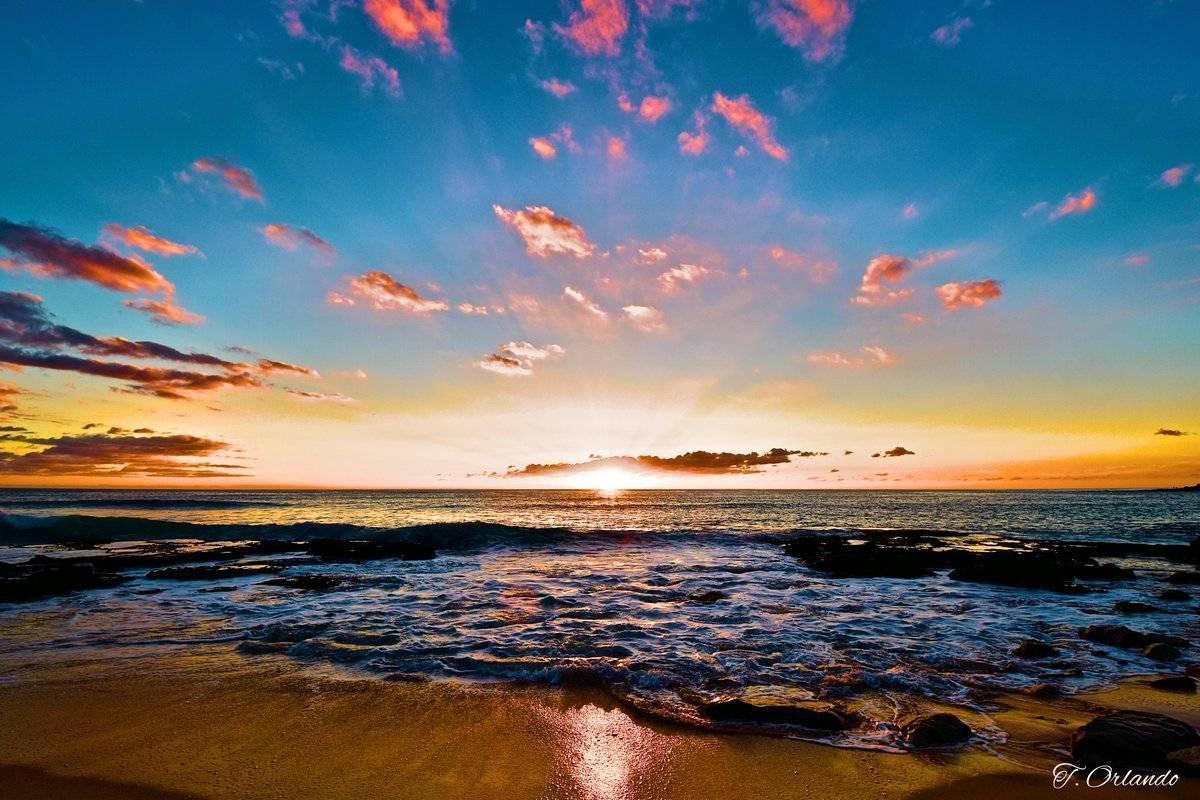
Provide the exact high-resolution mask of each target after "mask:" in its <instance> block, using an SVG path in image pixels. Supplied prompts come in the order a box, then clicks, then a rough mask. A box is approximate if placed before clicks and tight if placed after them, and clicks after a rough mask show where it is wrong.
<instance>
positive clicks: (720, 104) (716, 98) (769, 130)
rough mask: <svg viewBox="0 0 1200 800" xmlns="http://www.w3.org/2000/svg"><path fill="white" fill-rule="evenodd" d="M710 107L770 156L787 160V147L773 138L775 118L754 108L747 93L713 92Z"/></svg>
mask: <svg viewBox="0 0 1200 800" xmlns="http://www.w3.org/2000/svg"><path fill="white" fill-rule="evenodd" d="M711 108H712V111H713V113H714V114H718V115H720V116H722V117H724V118H725V121H726V122H728V123H729V124H730V125H732V126H733V127H734V128H736V129H737V130H738V131H739V132H740V133H741V134H742V135H743V136H746V137H747V138H749V139H752V140H753V141H755V142H756V143H757V144H758V146H759V147H760V148H762V151H763V152H764V153H766V154H767V155H769V156H771V158H775V159H778V160H780V161H787V160H788V151H787V148H786V147H784V146H783V145H781V144H780V143H779V142H778V141H777V140H776V139H775V120H774V119H773V118H771V117H768V116H767V115H766V114H764V113H762V112H761V111H759V110H758V109H757V108H755V106H754V103H753V102H752V101H751V100H750V96H749V95H745V94H743V95H741V96H739V97H727V96H725V95H723V94H721V93H720V92H715V93H714V94H713V101H712V107H711Z"/></svg>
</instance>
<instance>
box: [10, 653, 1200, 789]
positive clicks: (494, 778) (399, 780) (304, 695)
mask: <svg viewBox="0 0 1200 800" xmlns="http://www.w3.org/2000/svg"><path fill="white" fill-rule="evenodd" d="M7 666H8V667H9V669H6V670H5V674H6V677H5V679H4V680H3V682H0V715H2V716H0V787H3V789H4V791H3V795H4V796H5V797H6V798H10V799H11V800H23V799H24V798H72V800H99V799H107V798H133V799H134V800H141V799H142V798H169V799H170V798H175V799H177V800H184V799H185V798H188V799H191V798H211V799H212V800H216V799H217V798H222V799H223V798H229V799H230V800H232V799H233V798H239V799H244V798H321V799H322V800H337V799H339V798H346V799H347V800H351V799H353V800H371V799H372V798H430V799H431V800H433V799H434V798H437V799H438V800H457V799H458V798H463V799H464V800H465V799H466V798H471V799H472V800H477V799H479V798H505V799H506V800H521V799H522V798H588V799H589V800H601V799H605V800H607V799H608V798H613V799H616V798H621V799H622V800H626V799H633V798H697V799H699V798H716V797H719V798H729V799H734V798H827V797H847V798H889V800H894V799H895V798H943V797H945V798H951V797H973V798H985V800H987V799H989V798H996V799H997V800H999V799H1000V798H1003V799H1004V800H1011V798H1013V797H1042V796H1044V797H1051V796H1053V797H1062V796H1063V795H1064V794H1066V795H1068V796H1081V797H1093V798H1101V797H1123V798H1138V797H1166V796H1178V797H1184V796H1195V793H1196V791H1197V789H1200V782H1198V781H1194V780H1185V781H1184V782H1182V783H1180V784H1179V785H1177V786H1175V787H1174V788H1171V789H1154V790H1139V789H1113V788H1107V789H1086V788H1081V789H1077V790H1070V789H1068V790H1065V791H1055V790H1054V789H1052V788H1051V785H1050V779H1049V769H1050V767H1051V766H1053V764H1054V763H1057V762H1058V761H1060V760H1065V759H1066V756H1065V754H1059V753H1056V752H1054V750H1053V747H1054V746H1055V745H1062V744H1063V743H1064V742H1065V740H1066V737H1067V736H1068V735H1069V733H1070V731H1071V730H1073V729H1074V728H1075V727H1078V725H1080V724H1082V723H1083V722H1086V721H1087V720H1088V719H1090V718H1091V717H1092V716H1094V715H1095V713H1096V710H1097V709H1096V707H1094V706H1093V705H1092V704H1094V703H1103V705H1104V706H1106V707H1112V708H1123V707H1127V708H1147V709H1152V710H1158V711H1162V712H1165V713H1170V714H1172V715H1174V716H1178V717H1180V718H1183V719H1187V720H1188V721H1189V722H1191V723H1192V724H1194V725H1200V703H1198V702H1197V700H1196V696H1195V695H1190V696H1187V695H1171V694H1167V693H1163V692H1158V691H1154V690H1150V689H1142V688H1138V687H1127V688H1122V689H1120V690H1116V691H1109V692H1105V693H1102V694H1099V695H1095V696H1093V697H1092V698H1089V699H1088V700H1087V701H1081V700H1067V701H1056V702H1054V703H1047V702H1044V701H1035V700H1032V699H1029V698H1024V697H1014V698H1007V699H1006V700H1005V701H1004V705H1005V708H1004V710H1002V711H999V712H997V713H994V714H992V715H991V720H992V722H993V723H994V724H996V725H999V726H1000V727H1001V728H1003V729H1004V730H1005V731H1006V732H1007V733H1008V734H1009V739H1010V742H1009V744H1007V745H1004V746H1002V747H1000V748H999V749H998V751H997V752H998V753H999V755H997V754H996V753H995V752H989V750H988V749H985V748H983V747H980V746H975V747H971V748H967V749H965V750H962V751H958V752H953V753H947V754H937V755H912V754H910V755H891V754H885V753H878V752H869V751H859V750H845V749H836V748H831V747H827V746H823V745H819V744H813V743H808V742H801V741H795V740H789V739H782V738H774V737H768V736H759V735H730V734H713V733H707V732H704V731H698V730H692V729H688V728H684V727H680V726H677V725H673V724H663V723H660V722H658V721H655V720H650V719H645V718H642V717H641V716H640V715H637V714H636V712H632V711H628V710H626V709H624V708H622V707H621V706H620V705H618V704H617V703H615V702H614V701H613V700H612V699H611V698H610V697H608V696H607V695H605V694H604V693H603V692H600V691H597V690H593V689H583V688H579V689H576V688H562V689H556V688H547V687H513V686H500V685H495V686H481V685H477V684H476V685H466V684H456V683H449V682H441V681H439V682H421V683H389V682H384V681H380V680H376V679H357V678H352V677H347V676H345V675H338V674H335V673H332V672H329V673H324V674H319V673H314V672H311V671H301V670H300V669H298V668H297V667H296V666H295V664H294V663H292V662H290V661H287V660H284V659H274V658H255V659H247V658H245V657H243V656H239V655H236V654H234V653H233V652H226V651H219V650H218V651H217V652H215V653H213V652H206V653H205V654H203V655H178V654H177V655H171V656H154V657H147V658H142V659H137V660H123V661H122V662H120V663H114V662H106V663H102V664H97V663H89V664H82V663H81V664H74V665H72V664H60V665H57V666H42V667H36V668H30V667H28V666H23V667H19V668H17V669H12V667H14V666H15V665H7ZM631 715H632V716H631ZM968 721H974V720H971V719H970V718H969V717H968Z"/></svg>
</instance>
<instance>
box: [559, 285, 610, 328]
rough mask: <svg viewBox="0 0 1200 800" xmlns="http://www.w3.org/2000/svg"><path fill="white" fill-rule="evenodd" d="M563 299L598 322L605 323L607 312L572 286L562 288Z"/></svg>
mask: <svg viewBox="0 0 1200 800" xmlns="http://www.w3.org/2000/svg"><path fill="white" fill-rule="evenodd" d="M563 297H566V298H567V299H568V300H570V301H572V302H573V303H575V304H577V305H578V306H579V307H580V308H582V309H583V310H584V311H586V312H587V313H588V314H590V315H592V316H593V317H595V318H596V319H598V320H602V321H607V320H608V312H607V311H605V310H604V309H603V308H601V307H600V306H598V305H597V304H596V302H595V301H594V300H592V298H590V297H588V296H587V295H586V294H584V293H583V292H581V291H580V290H579V289H576V288H575V287H573V286H567V287H564V288H563Z"/></svg>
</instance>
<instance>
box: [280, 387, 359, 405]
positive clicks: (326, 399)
mask: <svg viewBox="0 0 1200 800" xmlns="http://www.w3.org/2000/svg"><path fill="white" fill-rule="evenodd" d="M285 391H286V392H287V393H288V394H290V395H291V396H292V397H295V398H297V399H299V400H304V401H306V402H309V403H344V404H349V403H357V402H358V401H357V400H355V399H354V398H353V397H350V396H348V395H344V394H341V393H340V392H329V393H326V392H308V391H305V390H303V389H286V390H285Z"/></svg>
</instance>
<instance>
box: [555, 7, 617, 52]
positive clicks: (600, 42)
mask: <svg viewBox="0 0 1200 800" xmlns="http://www.w3.org/2000/svg"><path fill="white" fill-rule="evenodd" d="M554 30H556V31H557V32H558V33H559V34H560V35H561V36H562V37H564V38H565V39H566V40H567V41H568V42H570V43H571V44H572V45H574V46H575V47H577V48H578V49H579V50H581V51H583V52H584V53H586V54H587V55H591V56H597V55H609V56H615V55H617V54H619V53H620V52H621V40H622V39H623V38H624V37H625V33H626V31H628V30H629V9H628V8H627V7H626V5H625V2H624V0H580V2H579V9H578V10H576V11H572V12H571V16H570V17H569V18H568V20H567V24H566V25H555V26H554Z"/></svg>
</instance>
